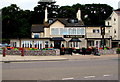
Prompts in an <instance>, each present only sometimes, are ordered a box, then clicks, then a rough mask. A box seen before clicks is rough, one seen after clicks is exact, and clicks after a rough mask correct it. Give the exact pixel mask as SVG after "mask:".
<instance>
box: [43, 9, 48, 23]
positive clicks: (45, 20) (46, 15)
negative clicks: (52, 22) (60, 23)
mask: <svg viewBox="0 0 120 82" xmlns="http://www.w3.org/2000/svg"><path fill="white" fill-rule="evenodd" d="M47 17H48V13H47V7H46V8H45V19H44V23H46V22H47V20H48V18H47Z"/></svg>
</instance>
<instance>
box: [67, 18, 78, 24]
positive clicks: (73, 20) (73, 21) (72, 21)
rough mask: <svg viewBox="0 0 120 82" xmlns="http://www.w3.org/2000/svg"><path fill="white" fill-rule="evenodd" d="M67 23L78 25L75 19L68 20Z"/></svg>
mask: <svg viewBox="0 0 120 82" xmlns="http://www.w3.org/2000/svg"><path fill="white" fill-rule="evenodd" d="M68 22H69V23H78V20H77V19H69V20H68Z"/></svg>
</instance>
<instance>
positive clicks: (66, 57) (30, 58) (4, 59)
mask: <svg viewBox="0 0 120 82" xmlns="http://www.w3.org/2000/svg"><path fill="white" fill-rule="evenodd" d="M109 58H118V54H114V55H101V56H94V55H77V54H76V55H72V56H71V55H61V56H17V55H16V56H13V55H6V56H5V57H3V56H2V54H0V62H31V61H64V60H85V59H109Z"/></svg>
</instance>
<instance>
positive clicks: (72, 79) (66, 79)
mask: <svg viewBox="0 0 120 82" xmlns="http://www.w3.org/2000/svg"><path fill="white" fill-rule="evenodd" d="M73 79H74V78H73V77H71V78H63V79H62V80H73Z"/></svg>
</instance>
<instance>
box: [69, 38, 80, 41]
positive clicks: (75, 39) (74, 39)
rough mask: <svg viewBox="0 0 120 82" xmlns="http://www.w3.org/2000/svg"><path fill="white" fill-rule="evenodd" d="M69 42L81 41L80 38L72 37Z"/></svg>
mask: <svg viewBox="0 0 120 82" xmlns="http://www.w3.org/2000/svg"><path fill="white" fill-rule="evenodd" d="M69 42H81V40H79V39H78V38H72V39H71V40H70V41H69Z"/></svg>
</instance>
